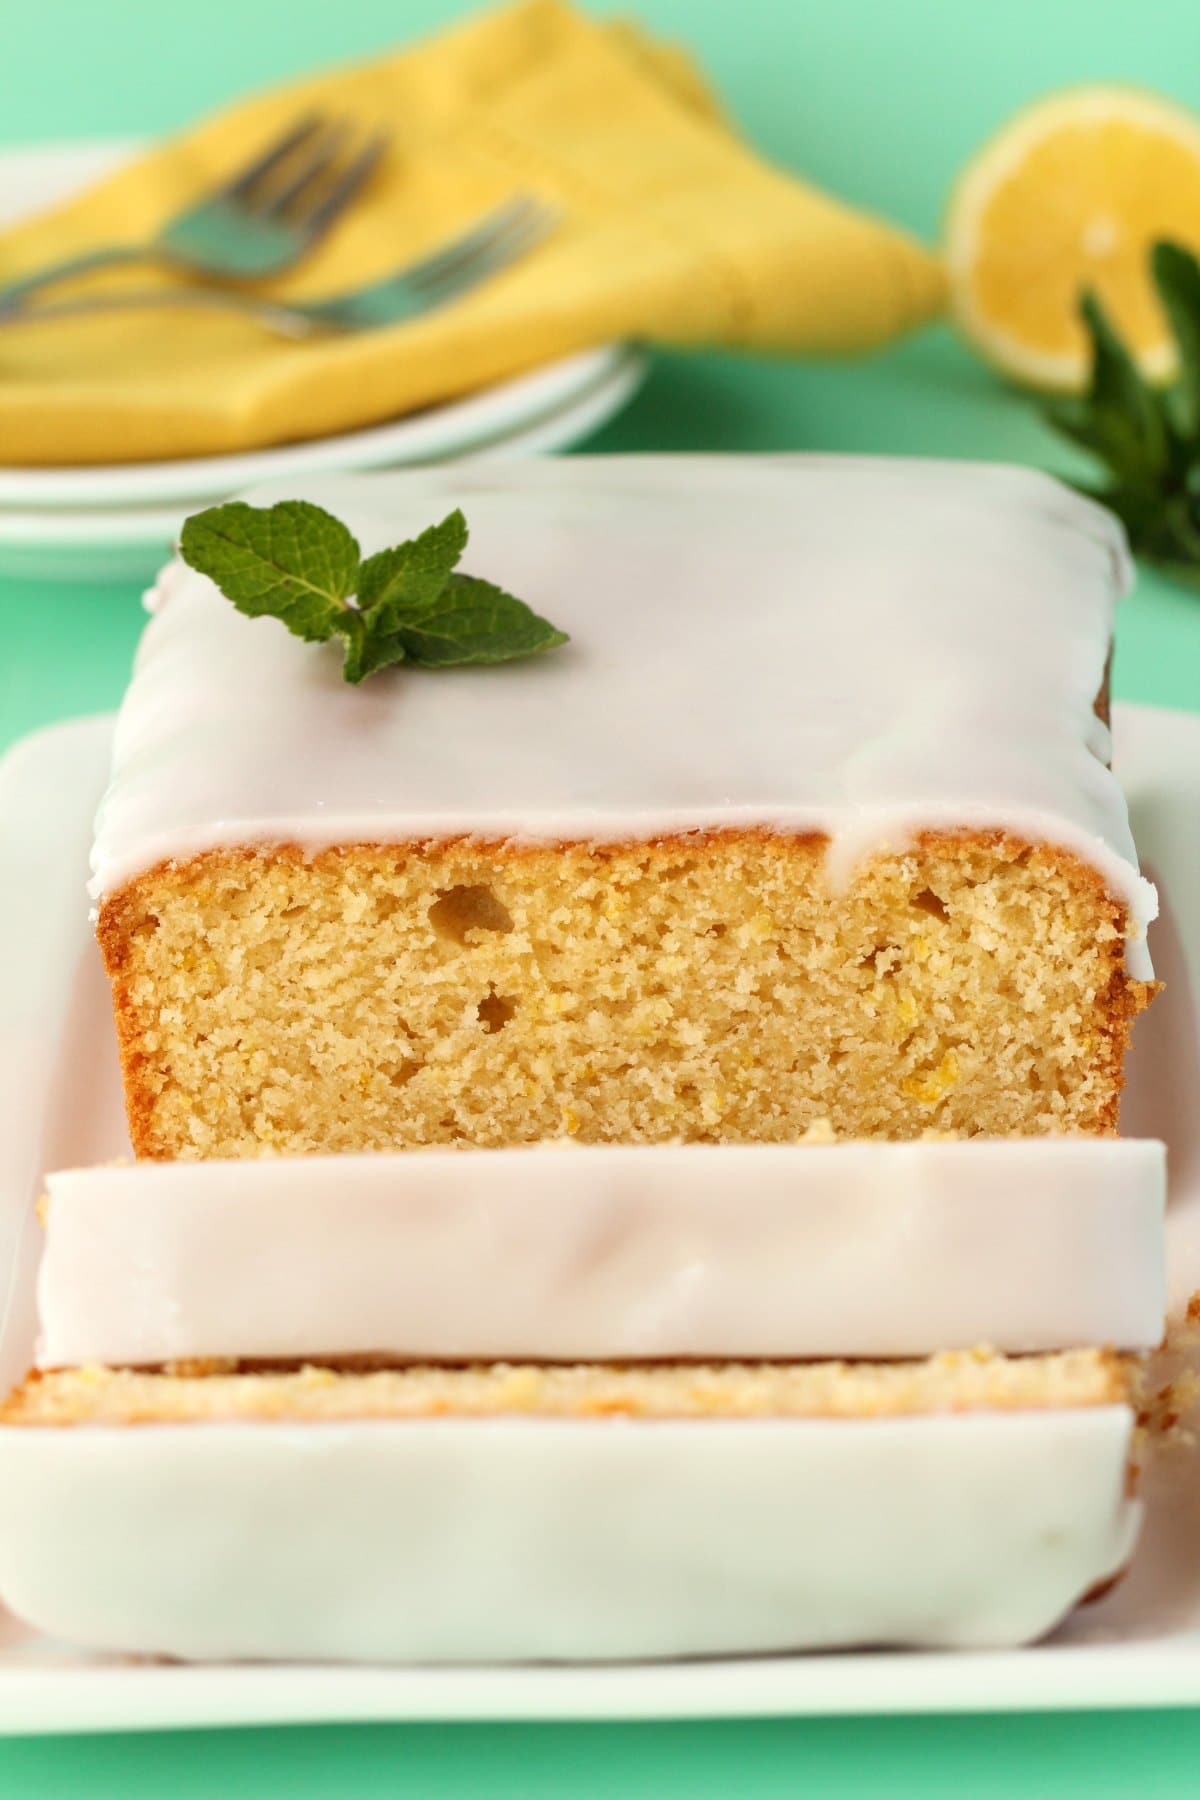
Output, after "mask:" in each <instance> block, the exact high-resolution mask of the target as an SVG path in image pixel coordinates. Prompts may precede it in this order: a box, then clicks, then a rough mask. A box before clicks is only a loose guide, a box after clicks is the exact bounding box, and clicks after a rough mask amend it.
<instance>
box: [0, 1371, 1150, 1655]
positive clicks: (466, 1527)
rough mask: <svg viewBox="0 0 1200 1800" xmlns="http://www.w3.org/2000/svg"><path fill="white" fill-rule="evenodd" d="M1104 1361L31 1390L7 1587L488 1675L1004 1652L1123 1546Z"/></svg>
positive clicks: (22, 1425)
mask: <svg viewBox="0 0 1200 1800" xmlns="http://www.w3.org/2000/svg"><path fill="white" fill-rule="evenodd" d="M1133 1442H1134V1414H1133V1411H1132V1408H1131V1406H1130V1404H1129V1400H1128V1396H1127V1393H1126V1384H1125V1377H1124V1374H1123V1371H1122V1368H1121V1366H1120V1364H1119V1363H1118V1362H1117V1361H1116V1360H1115V1359H1113V1358H1111V1357H1109V1356H1107V1355H1105V1354H1104V1353H1103V1352H1098V1351H1077V1352H1072V1353H1070V1354H1068V1355H1065V1356H1050V1357H1041V1358H1028V1359H1017V1360H1009V1359H1005V1358H1001V1357H996V1356H989V1355H985V1354H982V1353H981V1354H979V1355H976V1356H962V1357H953V1356H943V1357H938V1358H935V1359H933V1360H932V1361H930V1362H928V1363H922V1364H886V1365H875V1366H868V1365H861V1366H856V1365H849V1364H833V1365H826V1364H810V1365H791V1366H781V1365H774V1366H772V1365H724V1366H703V1367H692V1366H687V1367H684V1366H679V1365H674V1366H670V1365H669V1366H667V1367H644V1366H643V1367H635V1368H618V1367H612V1366H597V1365H592V1366H586V1367H571V1368H559V1369H547V1368H544V1367H538V1366H536V1365H524V1366H492V1367H469V1368H459V1369H444V1368H432V1367H422V1368H409V1369H404V1370H398V1369H389V1370H379V1371H375V1372H371V1373H362V1372H358V1373H353V1372H344V1371H339V1370H336V1369H331V1368H296V1369H294V1370H291V1371H270V1372H257V1373H256V1372H250V1371H244V1370H243V1371H237V1372H228V1371H226V1372H218V1371H213V1372H211V1373H208V1374H201V1373H191V1374H182V1373H176V1374H169V1373H147V1372H132V1371H123V1370H107V1369H101V1368H92V1369H82V1370H75V1371H67V1372H60V1373H57V1374H44V1375H42V1376H40V1377H37V1378H35V1379H33V1380H31V1381H30V1382H28V1383H27V1384H26V1385H25V1386H24V1387H23V1388H22V1389H20V1390H19V1391H18V1393H17V1394H16V1395H15V1396H13V1397H12V1398H11V1399H10V1400H9V1402H8V1403H7V1405H6V1406H5V1407H4V1409H3V1413H2V1414H0V1592H2V1593H3V1595H4V1598H5V1601H6V1602H7V1604H8V1605H9V1606H10V1607H11V1608H12V1609H13V1610H14V1611H15V1612H16V1613H17V1615H18V1616H19V1617H21V1618H23V1619H25V1620H26V1621H28V1622H30V1623H32V1624H34V1625H36V1626H38V1627H39V1628H41V1629H42V1630H44V1631H48V1632H51V1633H52V1634H53V1635H54V1636H55V1637H56V1638H65V1639H69V1640H71V1641H73V1642H76V1643H83V1644H88V1645H92V1646H94V1647H96V1648H100V1649H107V1650H117V1651H125V1652H148V1653H164V1654H169V1655H172V1656H178V1657H188V1658H220V1659H224V1658H231V1657H254V1658H268V1659H270V1658H311V1659H315V1660H320V1661H323V1660H327V1659H342V1660H370V1661H382V1660H392V1661H395V1660H400V1661H421V1662H431V1661H432V1662H436V1661H463V1660H465V1661H469V1662H489V1661H490V1662H496V1661H503V1660H511V1659H528V1658H535V1659H538V1660H545V1659H551V1660H555V1659H557V1660H579V1659H584V1660H591V1659H598V1658H615V1657H665V1656H683V1655H704V1654H709V1655H711V1654H730V1655H734V1654H739V1653H746V1652H755V1651H780V1650H797V1649H805V1648H818V1647H821V1646H837V1645H853V1644H866V1645H881V1644H925V1645H942V1646H952V1645H988V1644H990V1645H1001V1644H1018V1643H1023V1642H1028V1641H1030V1640H1031V1639H1033V1638H1036V1637H1039V1636H1040V1635H1042V1634H1043V1633H1044V1632H1046V1631H1048V1630H1049V1629H1051V1627H1053V1626H1054V1625H1056V1624H1057V1623H1058V1622H1059V1620H1060V1619H1061V1618H1062V1617H1063V1616H1064V1615H1065V1614H1066V1613H1067V1612H1068V1611H1069V1610H1070V1609H1071V1608H1072V1607H1073V1606H1074V1605H1075V1604H1076V1603H1077V1602H1078V1601H1079V1600H1081V1599H1083V1598H1084V1597H1086V1596H1087V1595H1088V1594H1089V1593H1090V1592H1093V1591H1095V1590H1097V1589H1099V1588H1101V1587H1102V1586H1103V1585H1104V1584H1105V1583H1107V1582H1108V1581H1110V1580H1111V1579H1112V1578H1113V1577H1114V1576H1115V1575H1117V1574H1118V1573H1119V1572H1120V1570H1121V1569H1122V1568H1123V1567H1124V1565H1125V1564H1126V1563H1127V1561H1128V1559H1129V1557H1130V1555H1131V1553H1132V1549H1133V1545H1134V1541H1135V1537H1136V1533H1137V1527H1138V1522H1139V1514H1140V1506H1139V1503H1138V1501H1137V1500H1136V1499H1135V1498H1133V1497H1132V1474H1133V1465H1132V1447H1133Z"/></svg>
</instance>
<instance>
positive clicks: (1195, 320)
mask: <svg viewBox="0 0 1200 1800" xmlns="http://www.w3.org/2000/svg"><path fill="white" fill-rule="evenodd" d="M1150 266H1151V269H1152V271H1153V274H1154V285H1155V286H1156V287H1157V289H1158V296H1159V299H1160V300H1161V301H1162V304H1163V310H1164V312H1165V313H1166V315H1167V319H1168V321H1169V322H1170V326H1171V333H1172V336H1173V337H1174V339H1175V342H1176V344H1177V345H1178V347H1179V374H1178V377H1177V379H1176V381H1175V383H1174V385H1173V387H1172V390H1171V402H1172V406H1173V410H1174V417H1175V423H1176V426H1177V428H1178V430H1179V432H1180V434H1181V435H1182V436H1183V437H1184V438H1188V439H1194V438H1195V437H1196V436H1197V434H1198V433H1200V262H1197V260H1196V258H1195V257H1194V256H1193V255H1192V252H1191V251H1190V250H1185V249H1184V247H1183V245H1182V244H1170V243H1161V244H1155V246H1154V252H1153V255H1152V257H1151V264H1150ZM1191 448H1192V455H1193V456H1195V455H1196V454H1197V453H1198V451H1200V446H1198V445H1196V444H1193V445H1192V447H1191Z"/></svg>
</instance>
